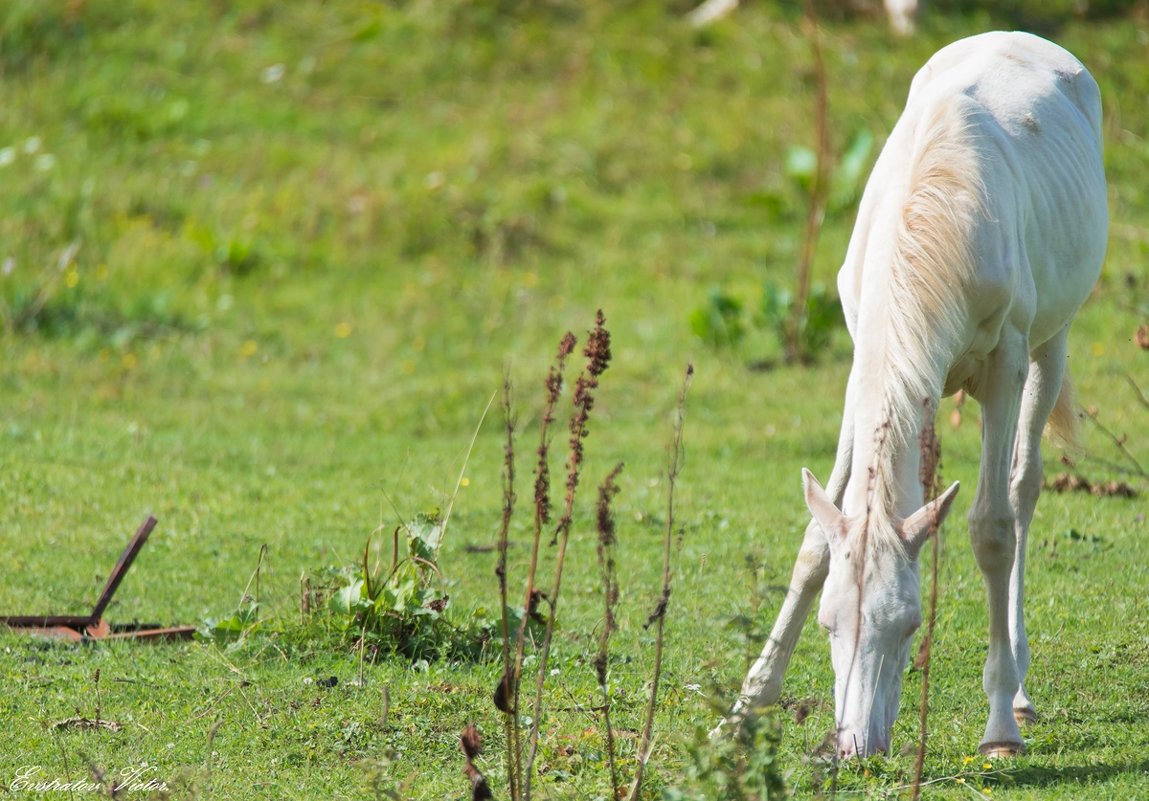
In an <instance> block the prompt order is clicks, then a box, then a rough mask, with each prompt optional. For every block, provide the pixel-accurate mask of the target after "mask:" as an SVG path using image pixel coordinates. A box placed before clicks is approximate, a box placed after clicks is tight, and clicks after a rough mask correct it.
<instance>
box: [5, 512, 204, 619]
mask: <svg viewBox="0 0 1149 801" xmlns="http://www.w3.org/2000/svg"><path fill="white" fill-rule="evenodd" d="M155 527H156V519H155V518H154V517H152V516H151V515H148V519H147V520H145V521H144V522H143V524H142V525H141V526H140V527H139V529H137V530H136V533H135V534H134V535H133V536H132V538H131V539H130V540H128V545H127V547H126V548H124V552H123V553H122V554H120V558H119V559H118V560H116V565H115V567H113V568H112V572H111V573H109V574H108V580H107V582H106V583H105V584H104V589H103V592H101V593H100V598H99V600H98V601H96V605H95V606H94V607H92V611H91V613H89V614H87V615H0V626H8V627H9V628H13V629H19V630H21V631H24V632H27V633H28V634H36V635H40V636H44V637H53V638H58V639H62V640H69V641H73V642H79V641H82V640H122V639H131V640H186V639H189V638H191V636H192V635H193V634H195V626H166V627H165V626H160V625H159V624H155V623H126V624H115V623H109V622H108V621H106V620H104V617H103V615H104V610H105V609H107V608H108V604H110V603H111V602H112V596H114V595H115V594H116V590H117V589H118V588H119V586H120V582H121V581H123V580H124V575H125V574H126V573H127V572H128V568H130V567H131V566H132V562H134V561H135V558H136V554H138V553H139V552H140V549H141V548H143V547H144V543H145V542H147V541H148V535H149V534H151V533H152V529H154V528H155Z"/></svg>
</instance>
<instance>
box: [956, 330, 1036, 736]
mask: <svg viewBox="0 0 1149 801" xmlns="http://www.w3.org/2000/svg"><path fill="white" fill-rule="evenodd" d="M1027 351H1028V348H1027V346H1026V342H1025V337H1023V336H1021V335H1019V334H1018V333H1017V332H1009V331H1006V332H1003V335H1002V341H1001V343H1000V344H999V345H998V348H997V349H996V350H995V351H994V352H993V354H991V356H990V359H989V361H988V364H987V365H986V372H985V373H984V375H983V376H982V377H981V380H980V382H979V385H978V387H977V389H978V392H977V393H976V395H975V397H977V398H978V400H979V402H980V403H981V407H982V454H981V473H980V475H979V476H978V484H977V494H976V496H975V497H974V502H973V507H972V508H971V510H970V513H969V531H970V540H971V542H972V545H973V552H974V556H975V557H976V559H977V564H978V567H979V568H980V569H981V573H982V576H983V578H984V579H985V588H986V596H987V599H988V604H987V606H988V612H989V653H988V655H987V656H986V661H985V670H984V671H983V673H982V688H983V689H984V690H985V694H986V697H987V698H988V699H989V720H988V721H987V723H986V727H985V734H984V735H983V736H982V739H981V744H980V745H979V746H978V751H980V752H981V753H982V754H985V755H986V756H995V757H1000V756H1013V755H1015V754H1018V753H1021V752H1022V751H1023V750H1024V744H1023V743H1022V739H1021V730H1020V729H1019V728H1018V725H1017V721H1016V720H1015V719H1014V716H1013V699H1014V697H1015V695H1016V694H1017V692H1018V689H1019V688H1020V686H1021V681H1020V680H1021V674H1020V671H1019V670H1018V664H1017V659H1016V657H1015V656H1014V650H1013V647H1012V643H1011V641H1010V639H1011V638H1010V618H1011V612H1010V608H1011V597H1010V596H1011V592H1010V583H1011V575H1012V573H1013V567H1014V562H1015V557H1016V548H1017V541H1018V538H1017V534H1016V529H1015V525H1016V522H1017V516H1016V513H1015V512H1016V510H1015V509H1014V506H1013V503H1012V501H1011V499H1010V495H1011V492H1010V477H1011V472H1012V466H1013V458H1014V444H1015V438H1016V435H1017V428H1018V414H1019V412H1020V407H1021V394H1022V386H1023V385H1024V383H1025V380H1026V375H1027V373H1028V367H1029V354H1028V352H1027Z"/></svg>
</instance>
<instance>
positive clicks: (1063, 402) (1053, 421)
mask: <svg viewBox="0 0 1149 801" xmlns="http://www.w3.org/2000/svg"><path fill="white" fill-rule="evenodd" d="M1077 418H1078V413H1077V403H1076V402H1075V401H1074V397H1073V382H1072V381H1070V380H1069V373H1068V372H1067V373H1066V374H1065V378H1063V379H1062V380H1061V391H1060V392H1059V393H1058V394H1057V402H1056V403H1055V404H1054V405H1053V411H1052V412H1050V413H1049V431H1050V433H1051V434H1052V435H1053V439H1054V441H1056V442H1058V443H1059V444H1060V445H1061V446H1062V447H1063V448H1065V449H1066V450H1069V451H1074V450H1077V447H1078V442H1077Z"/></svg>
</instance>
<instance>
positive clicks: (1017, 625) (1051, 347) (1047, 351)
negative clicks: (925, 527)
mask: <svg viewBox="0 0 1149 801" xmlns="http://www.w3.org/2000/svg"><path fill="white" fill-rule="evenodd" d="M1068 331H1069V329H1068V328H1066V329H1065V330H1063V331H1062V332H1061V333H1060V334H1058V335H1057V336H1056V337H1054V338H1053V339H1052V340H1050V341H1049V342H1047V343H1046V344H1044V345H1042V346H1041V347H1040V348H1038V350H1037V351H1035V352H1034V353H1033V357H1032V361H1031V362H1030V366H1029V377H1028V378H1027V379H1026V382H1025V390H1024V391H1023V393H1022V399H1021V415H1020V419H1019V421H1018V427H1017V447H1016V449H1015V453H1014V458H1013V464H1014V468H1013V477H1012V482H1011V486H1010V493H1011V495H1010V499H1011V501H1012V503H1013V508H1014V512H1015V514H1016V515H1017V521H1016V526H1015V532H1016V536H1017V545H1016V548H1015V551H1014V561H1013V571H1012V573H1011V574H1010V581H1009V636H1010V643H1011V645H1012V647H1013V656H1014V659H1015V660H1016V662H1017V671H1018V688H1017V694H1016V695H1015V696H1014V698H1013V716H1014V718H1016V719H1017V722H1018V723H1019V724H1022V725H1024V724H1027V723H1033V722H1034V721H1035V720H1037V712H1036V710H1034V708H1033V702H1032V701H1031V700H1030V699H1029V695H1028V694H1027V693H1026V692H1025V676H1026V673H1027V672H1028V671H1029V640H1028V638H1027V637H1026V634H1025V614H1024V609H1025V550H1026V540H1027V539H1028V536H1029V524H1030V522H1031V521H1032V520H1033V510H1034V508H1035V507H1036V506H1037V497H1038V495H1039V494H1040V493H1041V477H1042V463H1041V433H1042V431H1043V429H1044V428H1045V423H1046V421H1048V420H1049V415H1050V413H1051V412H1052V411H1053V407H1054V406H1055V405H1056V403H1057V401H1058V396H1059V395H1060V394H1061V392H1062V383H1063V381H1064V380H1065V367H1066V353H1067V348H1066V339H1067V334H1068ZM1065 391H1068V388H1067V389H1066V390H1065Z"/></svg>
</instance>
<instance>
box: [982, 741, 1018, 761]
mask: <svg viewBox="0 0 1149 801" xmlns="http://www.w3.org/2000/svg"><path fill="white" fill-rule="evenodd" d="M977 752H978V753H979V754H981V755H982V756H984V757H988V758H990V759H1009V758H1010V757H1015V756H1021V755H1022V754H1024V753H1025V744H1024V743H982V744H981V745H979V746H978V747H977Z"/></svg>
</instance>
